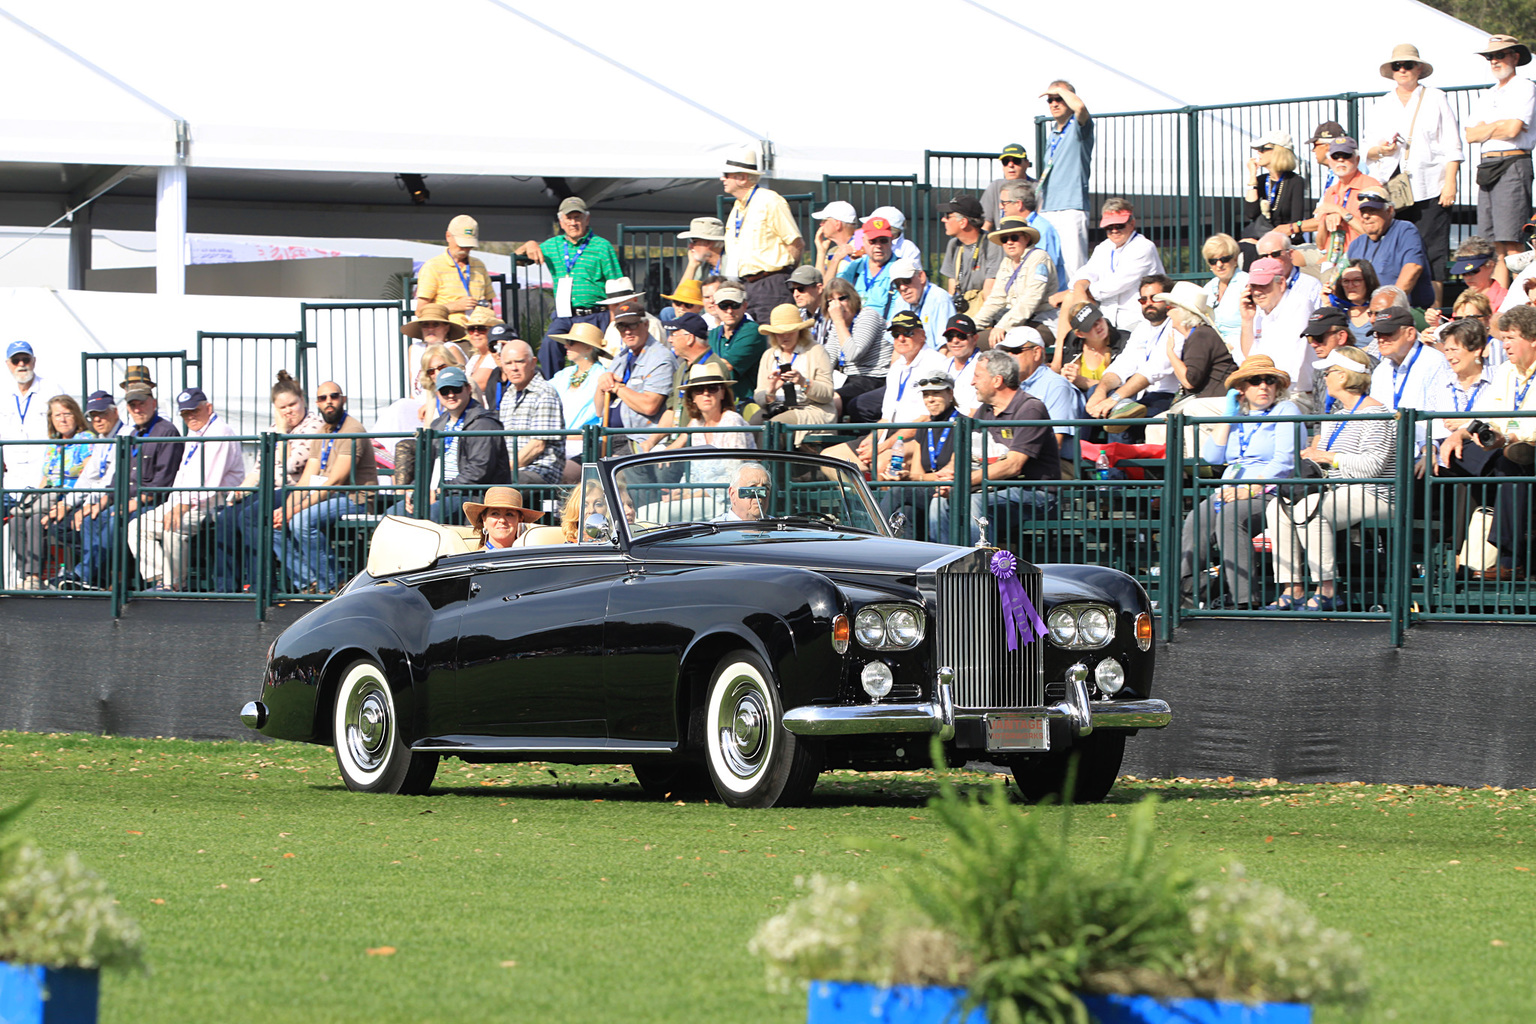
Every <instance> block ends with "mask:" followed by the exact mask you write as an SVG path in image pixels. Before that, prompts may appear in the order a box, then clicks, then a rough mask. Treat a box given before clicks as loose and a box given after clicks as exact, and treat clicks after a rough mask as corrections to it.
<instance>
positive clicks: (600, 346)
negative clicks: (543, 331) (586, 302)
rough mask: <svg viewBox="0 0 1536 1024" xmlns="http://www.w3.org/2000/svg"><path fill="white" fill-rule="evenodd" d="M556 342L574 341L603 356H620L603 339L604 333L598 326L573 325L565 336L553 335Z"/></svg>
mask: <svg viewBox="0 0 1536 1024" xmlns="http://www.w3.org/2000/svg"><path fill="white" fill-rule="evenodd" d="M550 337H551V338H553V339H554V340H555V341H565V342H571V341H574V342H576V343H578V344H581V345H590V346H591V347H592V348H595V349H597V351H599V352H601V353H602V354H603V355H605V356H607V357H608V358H609V359H612V358H613V357H614V356H615V355H617V354H618V350H617V348H610V347H609V345H608V341H607V339H606V338H604V337H603V332H602V331H601V330H599V329H598V326H597V325H596V324H572V325H571V329H570V330H569V331H567V332H566V333H564V334H551V335H550Z"/></svg>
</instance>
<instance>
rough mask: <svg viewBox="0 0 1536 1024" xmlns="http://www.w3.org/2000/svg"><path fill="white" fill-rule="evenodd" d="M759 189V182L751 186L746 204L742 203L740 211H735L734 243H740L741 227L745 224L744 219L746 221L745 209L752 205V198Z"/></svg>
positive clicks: (760, 184)
mask: <svg viewBox="0 0 1536 1024" xmlns="http://www.w3.org/2000/svg"><path fill="white" fill-rule="evenodd" d="M761 187H762V183H761V182H759V183H758V184H756V185H753V186H752V191H751V192H748V193H747V199H746V202H744V203H742V204H741V209H739V210H737V211H736V232H735V237H736V241H738V242H739V241H741V226H742V224H744V223H745V222H746V219H747V207H749V206H751V205H752V197H753V196H755V195H757V190H758V189H759V188H761Z"/></svg>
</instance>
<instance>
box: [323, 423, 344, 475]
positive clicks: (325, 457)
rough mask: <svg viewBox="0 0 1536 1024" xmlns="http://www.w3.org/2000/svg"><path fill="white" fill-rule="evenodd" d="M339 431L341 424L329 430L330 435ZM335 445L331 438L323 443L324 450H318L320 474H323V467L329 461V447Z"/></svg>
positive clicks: (333, 439)
mask: <svg viewBox="0 0 1536 1024" xmlns="http://www.w3.org/2000/svg"><path fill="white" fill-rule="evenodd" d="M340 429H341V424H340V423H338V424H336V425H335V426H334V427H332V428H331V433H333V434H334V433H336V431H338V430H340ZM335 443H336V439H335V438H334V437H333V438H331V439H330V440H329V441H327V442H325V447H324V448H322V449H320V472H322V473H324V472H325V465H326V463H328V462H330V461H331V445H333V444H335Z"/></svg>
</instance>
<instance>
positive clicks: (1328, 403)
mask: <svg viewBox="0 0 1536 1024" xmlns="http://www.w3.org/2000/svg"><path fill="white" fill-rule="evenodd" d="M1338 404H1339V403H1338V402H1336V401H1334V398H1333V396H1332V395H1329V396H1328V397H1327V398H1325V399H1323V413H1324V414H1325V415H1326V414H1327V413H1330V412H1333V407H1334V406H1335V405H1338Z"/></svg>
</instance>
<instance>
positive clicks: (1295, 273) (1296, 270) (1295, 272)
mask: <svg viewBox="0 0 1536 1024" xmlns="http://www.w3.org/2000/svg"><path fill="white" fill-rule="evenodd" d="M1300 276H1301V268H1300V267H1292V268H1291V276H1290V277H1288V278H1287V279H1286V281H1285V286H1286V287H1287V288H1294V287H1296V279H1297V278H1298V277H1300Z"/></svg>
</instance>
